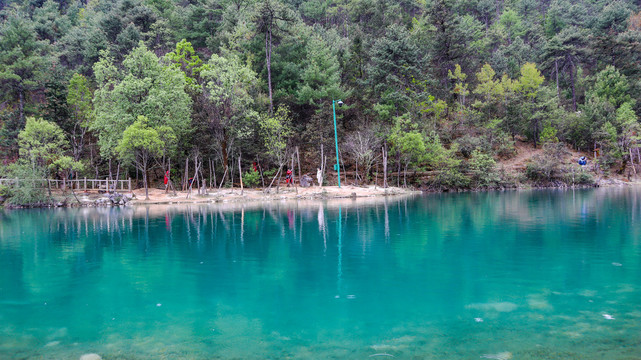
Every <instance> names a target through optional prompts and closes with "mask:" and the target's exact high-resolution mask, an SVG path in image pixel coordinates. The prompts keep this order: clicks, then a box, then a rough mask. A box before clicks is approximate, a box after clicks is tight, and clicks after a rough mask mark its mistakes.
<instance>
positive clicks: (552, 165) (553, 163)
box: [525, 143, 568, 182]
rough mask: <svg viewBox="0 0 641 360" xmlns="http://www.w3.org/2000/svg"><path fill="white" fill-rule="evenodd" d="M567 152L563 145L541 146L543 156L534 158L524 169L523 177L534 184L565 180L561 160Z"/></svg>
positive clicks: (548, 144)
mask: <svg viewBox="0 0 641 360" xmlns="http://www.w3.org/2000/svg"><path fill="white" fill-rule="evenodd" d="M567 155H568V151H567V149H566V148H565V145H563V143H547V144H545V145H543V154H541V155H537V156H534V157H533V158H532V161H530V162H529V163H528V164H527V166H526V168H525V175H526V177H527V178H528V179H529V180H532V181H534V182H553V181H558V180H561V181H563V180H565V176H564V175H565V173H566V171H567V170H566V169H565V167H564V166H563V163H562V162H563V159H564V158H565V157H566V156H567Z"/></svg>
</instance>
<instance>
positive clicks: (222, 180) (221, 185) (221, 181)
mask: <svg viewBox="0 0 641 360" xmlns="http://www.w3.org/2000/svg"><path fill="white" fill-rule="evenodd" d="M226 176H227V167H225V172H224V173H223V178H222V179H220V186H218V190H220V189H221V188H222V187H223V184H224V183H225V177H226Z"/></svg>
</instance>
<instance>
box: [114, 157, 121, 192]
mask: <svg viewBox="0 0 641 360" xmlns="http://www.w3.org/2000/svg"><path fill="white" fill-rule="evenodd" d="M118 179H120V162H118V168H117V170H116V180H115V181H114V192H116V190H118Z"/></svg>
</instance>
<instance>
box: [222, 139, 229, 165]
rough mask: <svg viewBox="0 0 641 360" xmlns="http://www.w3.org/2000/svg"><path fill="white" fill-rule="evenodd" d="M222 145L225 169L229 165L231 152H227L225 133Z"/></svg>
mask: <svg viewBox="0 0 641 360" xmlns="http://www.w3.org/2000/svg"><path fill="white" fill-rule="evenodd" d="M220 147H221V150H222V153H223V167H224V168H225V170H227V168H228V167H229V162H228V157H229V154H228V153H227V135H226V134H223V141H222V142H221V143H220Z"/></svg>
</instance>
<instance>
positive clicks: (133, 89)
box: [91, 44, 192, 156]
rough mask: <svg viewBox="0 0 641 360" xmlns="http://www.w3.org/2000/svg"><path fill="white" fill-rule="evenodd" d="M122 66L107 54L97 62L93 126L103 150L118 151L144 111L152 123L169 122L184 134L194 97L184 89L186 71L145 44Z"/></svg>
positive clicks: (188, 127)
mask: <svg viewBox="0 0 641 360" xmlns="http://www.w3.org/2000/svg"><path fill="white" fill-rule="evenodd" d="M105 55H106V54H105ZM122 66H123V69H122V70H119V69H118V68H117V67H116V65H115V64H114V60H113V59H112V58H110V57H108V56H105V57H104V58H102V59H101V60H100V61H99V62H97V63H96V64H95V65H94V71H95V73H96V80H97V82H98V88H97V89H96V91H95V93H94V101H93V102H94V108H95V119H94V121H93V122H92V124H91V129H92V130H94V131H96V132H97V134H98V144H99V145H100V148H101V152H102V153H103V154H104V155H106V156H111V155H115V154H116V152H115V147H116V146H118V143H119V142H120V140H121V139H122V136H123V133H124V131H125V129H127V128H128V127H129V126H130V125H132V124H133V123H134V122H135V120H136V119H137V117H138V116H141V115H143V116H145V117H146V118H147V119H148V120H149V124H150V126H151V127H159V126H168V127H169V128H171V130H172V131H173V132H174V134H175V135H176V136H177V137H178V138H180V137H182V136H184V135H185V134H186V133H187V132H188V131H189V130H190V114H191V103H192V101H191V98H190V97H189V95H187V93H186V92H185V77H184V75H183V73H182V72H181V71H180V70H178V69H176V68H174V67H170V66H165V65H163V64H161V63H160V60H159V59H158V57H157V56H156V55H155V54H154V53H152V52H151V51H149V50H147V48H146V47H145V46H144V45H143V44H140V46H139V47H137V48H136V49H134V50H133V51H132V52H131V54H129V55H128V56H127V57H126V58H125V60H124V61H123V63H122Z"/></svg>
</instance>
